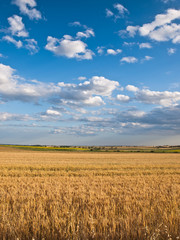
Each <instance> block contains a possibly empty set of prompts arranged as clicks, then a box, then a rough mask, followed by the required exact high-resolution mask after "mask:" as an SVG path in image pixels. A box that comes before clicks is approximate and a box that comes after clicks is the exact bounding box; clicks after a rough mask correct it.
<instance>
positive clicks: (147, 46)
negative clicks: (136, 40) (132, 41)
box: [139, 43, 152, 49]
mask: <svg viewBox="0 0 180 240" xmlns="http://www.w3.org/2000/svg"><path fill="white" fill-rule="evenodd" d="M139 48H140V49H142V48H152V45H151V44H150V43H140V44H139Z"/></svg>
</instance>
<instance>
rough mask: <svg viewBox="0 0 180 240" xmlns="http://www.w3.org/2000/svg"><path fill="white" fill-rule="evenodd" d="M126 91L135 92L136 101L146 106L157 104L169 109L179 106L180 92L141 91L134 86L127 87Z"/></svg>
mask: <svg viewBox="0 0 180 240" xmlns="http://www.w3.org/2000/svg"><path fill="white" fill-rule="evenodd" d="M126 90H127V91H131V92H134V94H135V98H134V99H135V100H137V101H140V102H142V103H145V104H156V105H161V106H165V107H169V106H175V105H177V103H178V102H179V101H180V92H178V91H176V92H170V91H164V92H161V91H151V90H150V89H139V88H137V87H135V86H133V85H128V86H126Z"/></svg>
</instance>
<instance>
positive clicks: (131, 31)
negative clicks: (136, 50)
mask: <svg viewBox="0 0 180 240" xmlns="http://www.w3.org/2000/svg"><path fill="white" fill-rule="evenodd" d="M138 29H139V26H127V28H126V32H127V33H128V34H129V36H130V37H134V36H135V34H136V32H137V30H138Z"/></svg>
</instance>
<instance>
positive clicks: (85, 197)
mask: <svg viewBox="0 0 180 240" xmlns="http://www.w3.org/2000/svg"><path fill="white" fill-rule="evenodd" d="M178 237H180V155H179V154H143V153H69V152H67V153H63V152H61V153H58V152H57V153H55V152H32V151H21V150H19V151H18V150H12V149H11V151H8V150H6V149H2V151H1V149H0V239H21V240H32V239H35V240H39V239H47V240H51V239H53V240H56V239H83V240H84V239H123V240H124V239H133V240H135V239H148V240H155V239H159V240H160V239H169V240H170V239H178Z"/></svg>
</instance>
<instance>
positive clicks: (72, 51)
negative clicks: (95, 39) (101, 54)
mask: <svg viewBox="0 0 180 240" xmlns="http://www.w3.org/2000/svg"><path fill="white" fill-rule="evenodd" d="M68 36H69V35H68ZM69 37H71V36H69ZM69 37H68V38H67V36H66V35H65V36H64V37H63V38H62V39H57V38H54V37H51V36H49V37H48V38H47V45H46V46H45V49H47V50H49V51H51V52H53V53H54V54H55V55H57V56H65V57H67V58H76V59H79V60H82V59H88V60H89V59H92V58H93V55H94V53H93V52H92V51H91V50H90V49H87V44H86V43H84V42H83V41H81V40H73V39H70V38H69ZM71 38H72V37H71Z"/></svg>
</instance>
